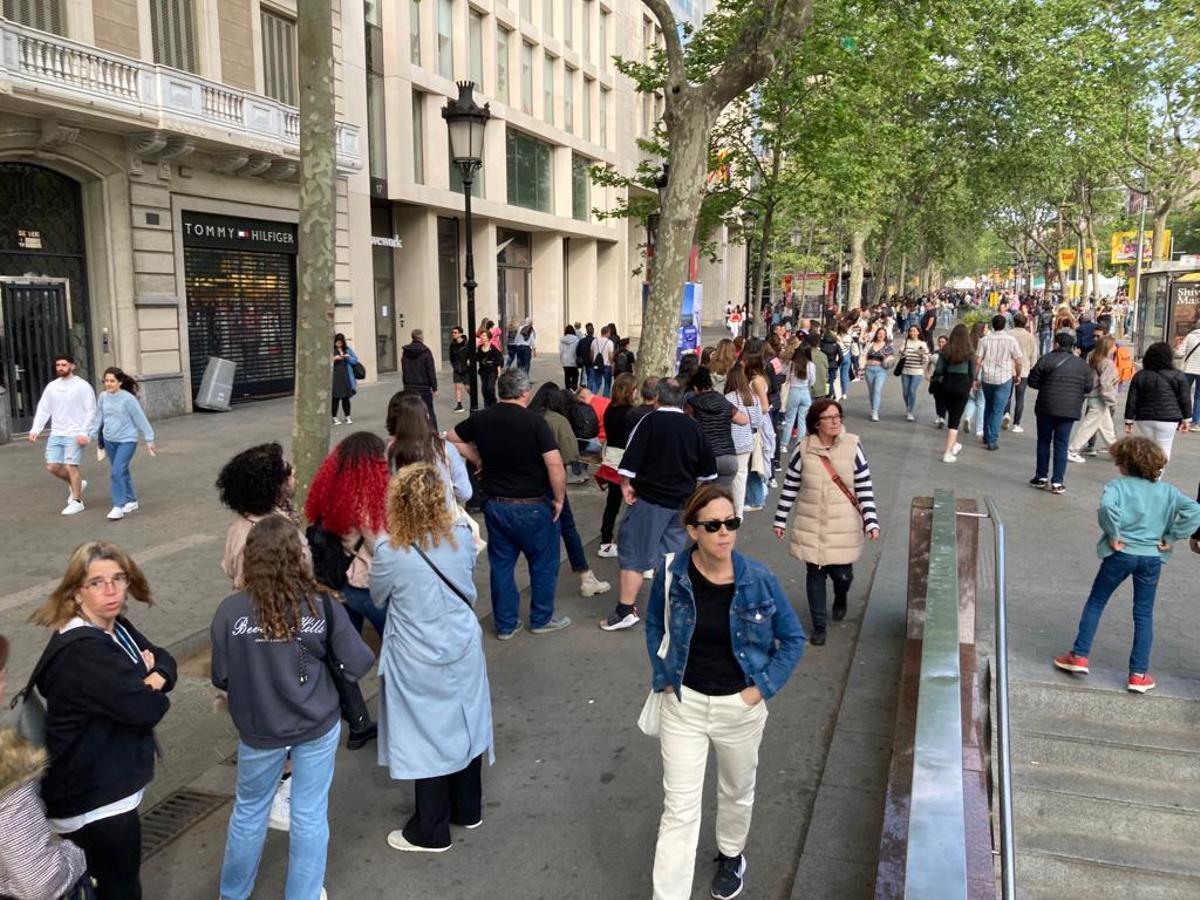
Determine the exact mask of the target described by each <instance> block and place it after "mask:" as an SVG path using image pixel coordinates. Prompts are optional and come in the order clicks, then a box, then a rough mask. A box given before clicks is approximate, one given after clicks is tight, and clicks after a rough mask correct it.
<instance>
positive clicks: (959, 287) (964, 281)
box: [946, 278, 975, 291]
mask: <svg viewBox="0 0 1200 900" xmlns="http://www.w3.org/2000/svg"><path fill="white" fill-rule="evenodd" d="M946 287H948V288H953V289H954V290H956V291H973V290H975V279H974V278H959V279H958V280H957V281H948V282H946Z"/></svg>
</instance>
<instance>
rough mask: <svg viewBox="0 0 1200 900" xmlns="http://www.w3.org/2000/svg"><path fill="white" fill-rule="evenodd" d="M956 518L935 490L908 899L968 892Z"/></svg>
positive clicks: (947, 498)
mask: <svg viewBox="0 0 1200 900" xmlns="http://www.w3.org/2000/svg"><path fill="white" fill-rule="evenodd" d="M955 519H956V517H955V503H954V494H953V493H951V492H950V491H937V492H936V493H935V494H934V499H933V534H932V537H931V539H930V556H929V591H928V600H927V603H926V612H925V638H924V641H923V644H922V648H921V678H920V688H919V693H918V696H917V729H916V738H915V740H914V748H913V780H912V806H911V812H910V818H909V832H908V865H907V870H906V875H905V887H904V895H905V897H911V898H913V900H941V898H947V900H948V898H955V900H958V898H965V897H966V896H967V849H966V835H965V830H964V822H965V819H964V809H963V763H962V705H961V704H962V688H961V683H960V672H959V665H958V663H959V656H958V551H957V546H956V545H957V540H956V521H955Z"/></svg>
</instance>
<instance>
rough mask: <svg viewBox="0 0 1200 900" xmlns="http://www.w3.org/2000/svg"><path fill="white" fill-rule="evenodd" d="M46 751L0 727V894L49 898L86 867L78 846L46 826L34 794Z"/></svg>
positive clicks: (28, 898) (28, 899)
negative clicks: (1, 838)
mask: <svg viewBox="0 0 1200 900" xmlns="http://www.w3.org/2000/svg"><path fill="white" fill-rule="evenodd" d="M45 765H46V754H45V753H44V752H43V751H41V750H39V749H38V748H36V747H34V746H33V745H32V744H30V743H29V742H28V741H26V740H25V739H24V738H22V737H21V736H20V735H18V734H17V732H16V731H15V730H13V729H11V728H5V729H0V834H2V835H4V840H3V841H0V897H20V898H22V900H53V898H56V897H61V896H62V895H63V894H65V893H66V892H67V891H68V890H69V889H70V888H71V886H72V885H74V884H75V882H77V881H78V880H79V879H80V878H81V877H83V873H84V871H85V870H86V869H87V862H86V861H85V860H84V857H83V850H81V849H80V848H79V847H77V846H76V845H75V844H73V843H71V842H70V841H65V840H63V839H62V838H60V837H59V836H58V835H56V834H55V833H54V832H53V831H51V830H50V823H49V822H47V821H46V811H45V808H44V807H43V806H42V801H41V798H40V797H39V796H38V779H39V777H40V776H41V773H42V770H43V769H44V768H45Z"/></svg>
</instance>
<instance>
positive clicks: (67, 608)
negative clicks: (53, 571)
mask: <svg viewBox="0 0 1200 900" xmlns="http://www.w3.org/2000/svg"><path fill="white" fill-rule="evenodd" d="M101 559H106V560H109V561H110V562H114V563H116V564H117V565H118V566H119V567H120V569H121V571H122V572H124V573H125V575H126V576H128V578H129V587H128V588H126V590H125V594H126V596H128V597H132V598H133V599H134V600H139V601H141V602H142V603H145V604H146V605H147V606H150V605H151V604H153V603H154V596H153V594H151V593H150V584H149V583H148V582H147V581H146V576H145V575H144V574H142V570H141V569H139V568H138V564H137V563H135V562H134V561H133V558H132V557H131V556H130V555H129V554H128V553H126V552H125V551H124V550H122V549H121V548H120V547H118V546H117V545H116V544H110V543H108V541H88V542H87V543H86V544H80V545H79V546H78V547H76V548H75V550H74V551H73V552H72V553H71V558H70V559H69V560H67V571H66V572H64V573H63V577H62V581H60V582H59V583H58V587H56V588H55V589H54V592H53V593H51V594H50V597H49V599H48V600H46V602H45V603H43V604H42V605H41V607H40V608H39V609H38V610H37V611H36V612H35V613H34V614H33V615H32V616H30V617H29V621H30V622H33V623H34V624H35V625H43V626H45V627H46V628H61V627H62V626H63V625H66V624H67V623H68V622H70V621H71V619H72V618H74V617H75V615H76V613H77V611H78V608H79V607H78V604H77V603H76V602H75V598H76V595H78V593H79V592H80V591H81V590H82V589H83V582H84V581H86V580H87V573H88V567H89V566H90V565H91V564H92V563H94V562H96V561H97V560H101Z"/></svg>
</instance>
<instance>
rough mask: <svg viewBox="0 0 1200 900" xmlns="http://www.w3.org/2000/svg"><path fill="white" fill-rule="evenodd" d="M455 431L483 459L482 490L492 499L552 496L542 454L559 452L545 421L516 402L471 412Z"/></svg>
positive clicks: (552, 433) (498, 404)
mask: <svg viewBox="0 0 1200 900" xmlns="http://www.w3.org/2000/svg"><path fill="white" fill-rule="evenodd" d="M454 430H455V431H456V432H457V433H458V436H459V437H460V438H461V439H462V440H464V441H467V442H469V443H473V444H474V445H475V447H476V448H477V449H478V450H479V455H480V457H481V458H482V459H483V490H484V492H485V493H486V494H487V495H488V496H489V497H511V498H514V499H527V498H532V497H545V496H548V495H549V494H550V475H549V473H548V472H547V471H546V461H545V460H544V459H542V454H543V453H548V452H550V451H551V450H557V449H558V443H557V442H556V441H555V440H554V432H552V431H551V430H550V426H549V425H547V424H546V420H545V419H544V418H542V417H541V416H539V415H538V414H537V413H535V412H530V411H529V410H528V409H526V408H525V407H523V406H519V405H518V404H516V403H503V402H502V403H497V404H496V405H495V406H490V407H488V408H487V409H484V410H480V411H479V412H474V413H471V416H470V418H468V419H467V420H466V421H465V422H459V423H458V425H456V426H455V428H454Z"/></svg>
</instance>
